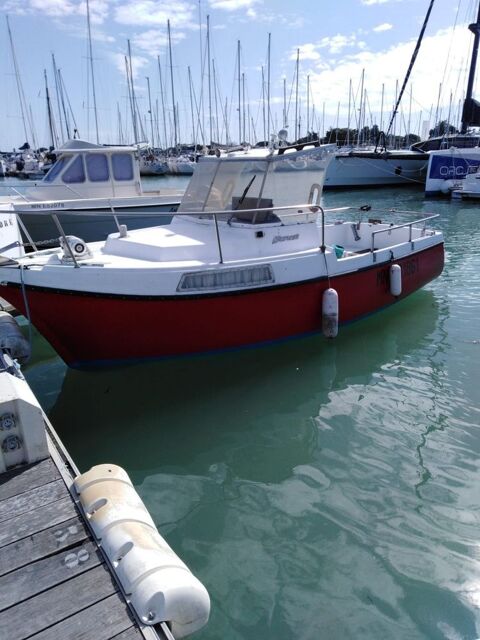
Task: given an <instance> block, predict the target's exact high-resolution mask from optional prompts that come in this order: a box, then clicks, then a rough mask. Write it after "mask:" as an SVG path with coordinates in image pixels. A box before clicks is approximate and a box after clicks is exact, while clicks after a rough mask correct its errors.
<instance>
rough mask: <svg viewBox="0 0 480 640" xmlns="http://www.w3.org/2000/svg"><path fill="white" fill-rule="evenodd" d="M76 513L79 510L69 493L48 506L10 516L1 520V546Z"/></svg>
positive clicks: (58, 522) (55, 523)
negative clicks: (15, 516) (14, 516)
mask: <svg viewBox="0 0 480 640" xmlns="http://www.w3.org/2000/svg"><path fill="white" fill-rule="evenodd" d="M75 515H77V510H76V508H75V505H74V503H73V502H72V499H71V497H70V495H68V496H67V497H65V498H62V499H61V500H58V501H57V502H52V503H51V504H49V505H47V506H46V507H41V508H40V509H34V510H33V511H29V512H28V513H22V515H20V516H18V517H17V518H9V519H8V520H5V521H4V522H0V548H1V547H3V546H4V545H7V544H10V543H12V542H15V541H16V540H21V539H22V538H26V537H27V536H31V535H34V534H35V533H38V532H39V531H43V530H44V529H48V528H49V527H52V526H54V525H57V524H60V523H61V522H65V521H66V520H69V519H70V518H73V517H74V516H75Z"/></svg>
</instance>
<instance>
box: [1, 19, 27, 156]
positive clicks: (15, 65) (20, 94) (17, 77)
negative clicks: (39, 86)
mask: <svg viewBox="0 0 480 640" xmlns="http://www.w3.org/2000/svg"><path fill="white" fill-rule="evenodd" d="M5 18H6V20H7V29H8V38H9V40H10V49H11V51H12V58H13V68H14V70H15V80H16V82H17V92H18V101H19V102H20V113H21V115H22V123H23V133H24V134H25V142H26V143H27V144H28V133H27V124H26V122H25V111H24V108H23V105H24V101H25V96H24V95H23V88H22V84H21V80H20V73H19V70H18V63H17V56H16V54H15V47H14V46H13V37H12V32H11V30H10V22H9V20H8V16H5Z"/></svg>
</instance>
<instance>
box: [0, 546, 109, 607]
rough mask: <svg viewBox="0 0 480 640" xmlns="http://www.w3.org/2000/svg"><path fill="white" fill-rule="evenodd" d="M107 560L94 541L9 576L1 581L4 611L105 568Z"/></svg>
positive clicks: (35, 563) (5, 576) (23, 568)
mask: <svg viewBox="0 0 480 640" xmlns="http://www.w3.org/2000/svg"><path fill="white" fill-rule="evenodd" d="M102 561H103V558H102V556H101V554H100V552H99V551H98V549H97V548H96V545H94V544H93V543H92V542H90V541H86V542H83V543H82V544H80V545H77V546H76V547H73V548H72V549H67V550H66V551H62V552H60V553H57V554H55V555H53V556H49V557H48V558H43V559H42V560H37V562H33V563H31V564H28V565H26V566H25V567H22V568H21V569H17V570H16V571H12V572H11V573H7V574H6V575H4V576H2V577H1V578H0V611H3V609H7V608H8V607H11V606H13V605H14V604H16V603H18V602H23V601H24V600H27V599H28V598H31V597H33V596H35V595H37V594H38V593H40V592H41V591H46V590H47V589H50V588H52V587H54V586H56V585H57V584H61V583H62V582H65V581H66V580H69V579H71V578H72V577H73V576H76V575H78V574H79V573H84V572H85V571H88V570H89V569H91V568H92V567H95V566H97V565H99V564H101V563H102Z"/></svg>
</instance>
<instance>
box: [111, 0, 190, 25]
mask: <svg viewBox="0 0 480 640" xmlns="http://www.w3.org/2000/svg"><path fill="white" fill-rule="evenodd" d="M195 11H196V8H195V6H194V5H193V4H191V3H189V2H184V1H183V0H176V1H175V2H172V3H169V4H168V6H166V5H164V4H163V3H162V4H160V3H159V2H156V1H155V0H139V1H138V0H129V1H128V2H126V3H125V4H122V5H119V6H117V7H116V9H115V13H114V17H115V20H116V21H117V22H119V23H120V24H125V25H130V26H157V25H162V26H166V24H167V20H170V23H171V25H172V27H174V28H197V17H196V13H195Z"/></svg>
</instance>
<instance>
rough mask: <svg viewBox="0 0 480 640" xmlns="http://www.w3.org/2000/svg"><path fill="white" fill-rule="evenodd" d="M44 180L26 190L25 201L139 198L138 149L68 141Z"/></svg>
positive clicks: (59, 149) (60, 150)
mask: <svg viewBox="0 0 480 640" xmlns="http://www.w3.org/2000/svg"><path fill="white" fill-rule="evenodd" d="M55 154H56V155H57V160H56V162H55V164H54V165H53V166H52V168H51V169H50V171H49V172H48V173H47V174H46V176H45V177H44V178H43V180H42V181H41V182H39V183H36V184H35V186H33V187H31V188H29V189H27V191H26V192H25V194H24V197H25V198H26V199H27V200H28V201H31V200H34V201H47V200H50V201H51V200H76V199H94V198H118V197H137V196H140V195H142V187H141V183H140V170H139V162H138V149H137V148H135V147H113V146H112V147H107V146H102V145H98V144H92V143H89V142H85V141H83V140H69V141H68V142H66V143H65V144H64V145H63V146H62V147H59V148H58V149H56V150H55Z"/></svg>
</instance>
